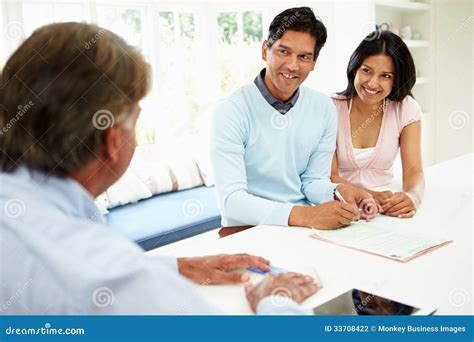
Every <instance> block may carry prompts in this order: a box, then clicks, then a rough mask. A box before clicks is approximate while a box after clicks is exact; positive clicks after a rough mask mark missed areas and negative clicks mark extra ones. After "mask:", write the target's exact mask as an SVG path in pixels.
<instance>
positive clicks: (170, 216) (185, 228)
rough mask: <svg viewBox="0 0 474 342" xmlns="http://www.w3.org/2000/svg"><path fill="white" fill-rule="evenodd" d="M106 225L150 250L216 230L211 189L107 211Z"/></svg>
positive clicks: (216, 214)
mask: <svg viewBox="0 0 474 342" xmlns="http://www.w3.org/2000/svg"><path fill="white" fill-rule="evenodd" d="M107 223H108V226H109V227H110V228H111V229H114V230H116V231H118V232H120V233H121V234H123V235H125V236H126V237H128V238H129V239H132V240H134V241H135V242H137V243H138V244H139V245H140V246H141V247H142V248H143V249H145V250H150V249H153V248H156V247H159V246H163V245H166V244H169V243H172V242H175V241H178V240H182V239H185V238H188V237H191V236H194V235H197V234H200V233H204V232H206V231H209V230H212V229H215V228H218V227H220V225H221V216H220V212H219V209H218V208H217V200H216V194H215V190H214V187H205V186H200V187H197V188H193V189H188V190H182V191H178V192H171V193H166V194H160V195H157V196H153V197H151V198H148V199H144V200H141V201H139V202H137V203H131V204H127V205H124V206H120V207H115V208H112V209H109V214H108V215H107Z"/></svg>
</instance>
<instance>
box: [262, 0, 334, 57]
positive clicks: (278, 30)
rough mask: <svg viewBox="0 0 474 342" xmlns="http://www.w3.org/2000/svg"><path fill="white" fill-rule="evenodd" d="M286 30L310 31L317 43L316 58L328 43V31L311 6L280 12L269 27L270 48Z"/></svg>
mask: <svg viewBox="0 0 474 342" xmlns="http://www.w3.org/2000/svg"><path fill="white" fill-rule="evenodd" d="M286 30H292V31H297V32H306V33H309V34H310V35H311V36H312V37H313V38H314V39H316V44H315V46H314V60H316V58H317V57H318V55H319V51H321V49H322V47H323V46H324V44H325V43H326V39H327V31H326V27H325V26H324V24H323V22H322V21H321V19H320V18H318V17H316V16H315V15H314V12H313V10H312V9H311V8H309V7H295V8H289V9H286V10H284V11H283V12H281V13H280V14H278V15H277V16H276V17H275V18H274V19H273V21H272V22H271V24H270V27H269V28H268V38H267V46H268V47H269V48H271V47H272V45H273V44H274V43H275V42H276V41H277V40H278V39H280V38H281V36H283V34H284V33H285V31H286Z"/></svg>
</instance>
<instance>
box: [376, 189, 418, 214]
mask: <svg viewBox="0 0 474 342" xmlns="http://www.w3.org/2000/svg"><path fill="white" fill-rule="evenodd" d="M379 203H380V204H381V206H382V212H383V213H384V214H385V215H388V216H394V217H398V218H410V217H413V216H414V215H415V213H416V210H417V208H418V206H419V200H418V198H417V196H416V195H414V194H412V193H409V192H396V193H394V194H393V195H392V197H390V198H388V199H386V200H385V201H383V202H379Z"/></svg>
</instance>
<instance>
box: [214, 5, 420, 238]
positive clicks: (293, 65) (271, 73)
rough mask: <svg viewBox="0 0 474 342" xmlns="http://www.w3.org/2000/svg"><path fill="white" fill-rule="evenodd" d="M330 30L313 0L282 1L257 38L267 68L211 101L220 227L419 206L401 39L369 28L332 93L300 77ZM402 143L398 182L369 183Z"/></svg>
mask: <svg viewBox="0 0 474 342" xmlns="http://www.w3.org/2000/svg"><path fill="white" fill-rule="evenodd" d="M326 38H327V32H326V28H325V26H324V25H323V23H322V22H321V21H320V20H319V19H318V18H317V17H315V15H314V14H313V12H312V10H311V9H309V8H307V7H303V8H292V9H288V10H286V11H284V12H282V13H281V14H280V15H279V16H277V17H276V18H275V20H273V22H272V23H271V25H270V28H269V33H268V38H267V40H265V41H264V42H263V45H262V59H263V60H264V61H265V62H266V67H265V68H264V69H262V70H261V71H260V73H259V74H258V75H257V76H256V78H255V80H254V81H253V82H252V83H250V84H248V85H244V86H243V87H241V88H239V89H238V90H237V91H235V92H234V93H233V94H231V95H230V96H228V97H227V98H226V99H224V100H222V101H220V102H219V103H218V104H217V106H216V108H215V110H214V113H213V119H212V129H211V132H212V133H211V134H212V135H211V151H210V153H211V160H212V164H213V169H214V173H215V177H216V191H217V195H218V201H219V206H220V209H221V214H222V225H223V226H224V227H225V228H224V229H222V230H221V235H228V234H230V233H233V232H236V231H239V230H242V229H245V228H247V227H249V226H255V225H259V224H267V225H279V226H301V227H313V228H319V229H335V228H339V227H343V226H346V225H349V224H350V223H351V222H353V221H355V220H358V219H367V220H369V219H371V218H373V217H374V216H375V215H377V214H378V213H381V214H384V215H389V216H393V217H398V218H410V217H412V216H413V215H415V213H416V210H417V208H418V207H419V205H420V203H421V200H422V197H423V191H424V176H423V168H422V162H421V146H420V145H421V142H420V138H421V122H420V120H421V108H420V106H419V105H418V103H417V102H416V101H415V100H414V99H413V96H412V93H411V89H412V87H413V86H414V84H415V81H416V72H415V65H414V62H413V58H412V56H411V54H410V51H409V50H408V47H407V46H406V44H405V43H404V42H403V41H402V39H400V37H398V36H397V35H395V34H394V33H391V32H388V31H376V32H372V33H370V34H369V35H368V36H367V37H366V38H365V39H364V40H363V41H362V42H361V43H360V44H359V46H358V47H357V48H356V50H355V51H354V53H353V54H352V56H351V57H350V60H349V65H348V67H347V72H346V73H347V86H346V89H344V90H342V91H340V92H337V93H334V94H333V95H331V97H329V96H326V95H324V94H322V93H320V92H318V91H316V90H313V89H310V88H307V87H305V86H302V83H303V82H304V80H305V79H306V78H307V77H308V75H309V73H310V72H311V71H313V70H314V68H315V65H316V61H317V57H318V55H319V53H320V51H321V49H322V48H323V46H324V44H325V42H326ZM399 149H400V154H401V160H402V166H403V191H402V192H395V193H392V192H391V191H374V190H372V189H374V188H380V187H382V186H384V185H387V184H388V183H390V182H391V181H392V180H393V179H394V171H393V169H394V168H393V165H394V161H395V159H396V156H397V154H398V150H399Z"/></svg>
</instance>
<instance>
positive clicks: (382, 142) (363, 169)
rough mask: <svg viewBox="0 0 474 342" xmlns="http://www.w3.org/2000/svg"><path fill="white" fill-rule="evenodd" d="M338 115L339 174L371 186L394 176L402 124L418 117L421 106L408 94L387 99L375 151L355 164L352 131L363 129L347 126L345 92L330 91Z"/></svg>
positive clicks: (382, 183) (347, 112) (357, 131)
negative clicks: (395, 99)
mask: <svg viewBox="0 0 474 342" xmlns="http://www.w3.org/2000/svg"><path fill="white" fill-rule="evenodd" d="M331 98H332V99H333V101H334V104H335V105H336V110H337V115H338V122H339V126H338V132H337V148H336V153H337V162H338V166H339V176H341V177H342V178H344V179H346V180H348V181H349V182H351V183H354V184H356V185H359V186H362V187H364V188H374V187H378V186H382V185H385V184H388V183H390V182H391V181H392V180H393V178H394V175H393V163H394V161H395V158H396V157H397V154H398V149H399V146H400V145H399V139H400V134H401V132H402V130H403V128H404V127H405V126H407V125H409V124H411V123H413V122H415V121H419V120H421V107H420V105H419V104H418V103H417V102H416V101H415V100H414V99H413V97H411V96H407V97H405V98H404V99H403V100H402V101H401V102H394V101H390V100H387V104H386V108H385V112H384V114H383V118H382V125H381V127H380V133H379V137H378V139H377V143H376V145H375V151H374V154H373V155H372V158H371V159H370V160H369V162H368V163H367V164H365V165H363V166H360V165H358V164H357V162H356V160H355V158H354V151H353V146H352V134H363V130H360V129H359V130H357V129H355V128H352V133H351V127H350V120H349V108H348V101H347V98H346V97H345V96H341V95H337V94H333V95H331Z"/></svg>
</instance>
